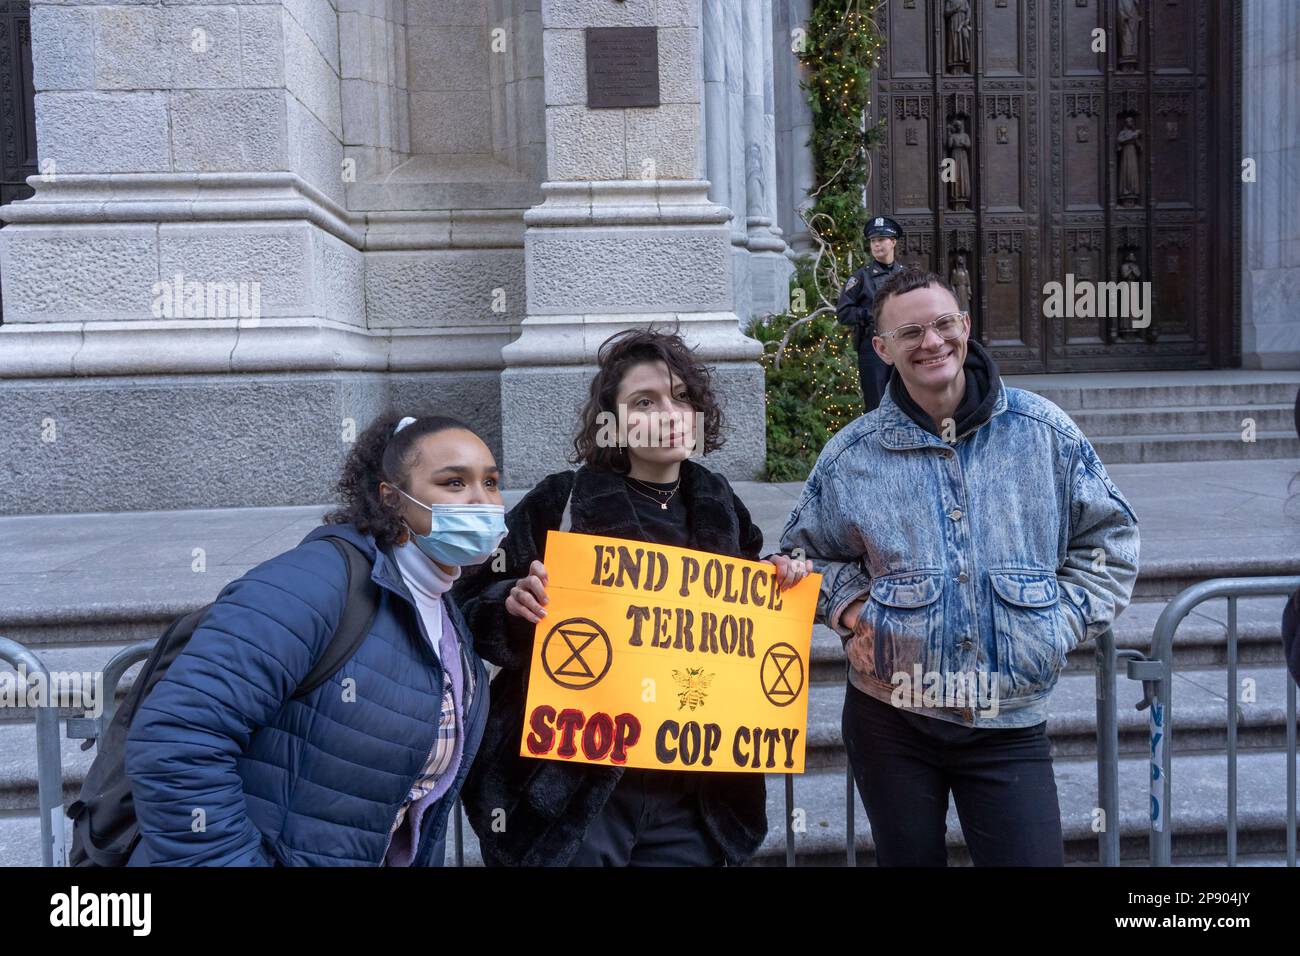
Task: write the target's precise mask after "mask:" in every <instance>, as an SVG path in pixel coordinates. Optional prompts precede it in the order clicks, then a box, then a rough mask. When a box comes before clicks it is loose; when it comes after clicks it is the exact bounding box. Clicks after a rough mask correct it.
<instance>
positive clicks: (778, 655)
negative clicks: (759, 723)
mask: <svg viewBox="0 0 1300 956" xmlns="http://www.w3.org/2000/svg"><path fill="white" fill-rule="evenodd" d="M758 675H759V680H760V681H762V683H763V696H764V697H766V698H767V699H768V700H769V701H770V702H771V703H773V704H775V705H776V706H777V707H784V706H785V705H786V704H791V703H793V702H794V701H795V700H797V699H798V698H799V694H800V692H801V691H802V690H803V660H802V659H801V658H800V657H799V652H798V651H796V650H795V649H794V647H792V646H791V645H789V644H785V643H781V644H773V645H772V646H771V647H769V648H768V649H767V653H766V654H764V655H763V663H762V665H761V666H760V667H759V670H758Z"/></svg>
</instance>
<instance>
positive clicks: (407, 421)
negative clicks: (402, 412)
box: [393, 415, 415, 435]
mask: <svg viewBox="0 0 1300 956" xmlns="http://www.w3.org/2000/svg"><path fill="white" fill-rule="evenodd" d="M414 423H415V419H414V418H412V417H411V416H410V415H407V416H406V417H405V418H403V419H402V420H401V421H400V422H398V423H397V427H396V428H394V429H393V434H394V435H396V434H397V433H398V432H400V431H401V430H402V429H403V428H405V427H406V426H407V425H413V424H414Z"/></svg>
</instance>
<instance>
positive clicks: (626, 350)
mask: <svg viewBox="0 0 1300 956" xmlns="http://www.w3.org/2000/svg"><path fill="white" fill-rule="evenodd" d="M596 362H597V364H598V365H599V368H598V369H597V370H596V375H595V377H594V378H592V380H591V389H590V392H589V393H588V396H587V401H586V404H584V405H583V407H582V413H581V423H580V425H579V427H578V434H577V437H576V438H574V439H573V454H572V455H570V456H569V461H571V462H573V463H574V464H578V465H587V466H589V467H591V468H596V469H600V470H602V471H613V472H618V473H620V474H626V473H627V471H628V469H629V468H631V462H630V461H629V460H628V456H627V451H626V449H623V448H620V447H617V446H610V447H602V446H601V444H600V443H599V442H598V441H597V436H598V435H599V433H600V431H601V426H600V418H599V416H600V414H601V413H602V412H608V413H609V414H611V415H617V414H618V387H619V385H620V384H621V383H622V381H623V376H624V375H626V374H627V370H628V369H629V368H631V367H632V366H633V365H639V364H640V363H642V362H663V363H664V364H665V365H667V366H668V371H669V373H670V374H671V375H672V377H673V378H675V379H677V380H679V381H681V383H682V384H683V385H685V386H686V394H687V397H688V398H689V399H690V402H691V406H692V407H693V408H694V409H695V411H696V412H698V413H701V414H703V415H704V447H703V449H701V450H702V451H703V453H705V454H708V453H709V452H712V451H717V450H718V449H719V448H721V447H722V445H723V442H724V441H725V439H724V438H723V435H722V409H721V407H720V406H719V404H718V400H717V398H716V396H715V395H714V392H713V370H712V369H711V368H709V366H707V365H705V364H704V363H703V362H701V361H700V360H699V359H697V358H696V357H695V354H694V352H692V351H691V348H690V346H688V345H687V344H686V342H685V341H684V340H683V339H682V337H681V336H680V335H679V334H678V333H677V332H676V331H672V332H667V331H660V330H657V329H655V328H653V327H649V328H642V329H628V330H626V331H624V332H619V333H617V334H615V335H611V336H610V337H609V338H607V339H606V340H605V341H604V342H603V343H601V346H600V351H599V352H598V353H597V354H596Z"/></svg>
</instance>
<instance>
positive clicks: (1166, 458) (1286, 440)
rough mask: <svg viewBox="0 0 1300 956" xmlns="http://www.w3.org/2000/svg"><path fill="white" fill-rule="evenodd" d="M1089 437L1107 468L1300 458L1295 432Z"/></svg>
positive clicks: (1139, 434)
mask: <svg viewBox="0 0 1300 956" xmlns="http://www.w3.org/2000/svg"><path fill="white" fill-rule="evenodd" d="M1085 434H1087V432H1086V430H1085ZM1088 437H1089V439H1090V440H1091V441H1092V444H1093V447H1094V448H1096V450H1097V454H1098V455H1099V456H1100V457H1101V460H1102V461H1104V462H1105V463H1106V464H1107V465H1116V464H1137V463H1147V462H1173V461H1229V460H1237V459H1261V458H1288V459H1289V458H1300V439H1298V438H1296V433H1295V430H1294V429H1289V430H1286V431H1257V432H1256V433H1255V440H1254V441H1252V442H1247V441H1242V440H1241V432H1240V431H1239V430H1238V431H1223V432H1205V433H1201V434H1195V435H1184V434H1169V433H1159V432H1157V433H1151V432H1145V431H1144V432H1142V433H1134V434H1125V435H1120V436H1100V437H1096V438H1094V437H1093V436H1092V435H1088Z"/></svg>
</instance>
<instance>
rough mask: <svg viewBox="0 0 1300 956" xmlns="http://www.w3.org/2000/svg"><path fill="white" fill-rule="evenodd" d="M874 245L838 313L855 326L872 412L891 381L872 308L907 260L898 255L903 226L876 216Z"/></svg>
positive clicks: (870, 229)
mask: <svg viewBox="0 0 1300 956" xmlns="http://www.w3.org/2000/svg"><path fill="white" fill-rule="evenodd" d="M863 232H864V234H865V235H866V237H867V242H868V243H869V244H870V246H871V260H870V261H869V262H868V263H867V264H866V265H865V266H863V267H862V268H861V269H859V270H858V271H857V272H855V273H853V276H852V278H850V279H849V281H848V282H846V283H845V284H844V291H843V292H841V293H840V298H839V301H838V302H836V303H835V314H836V316H838V318H839V322H840V324H841V325H847V326H851V327H852V329H853V347H854V348H855V349H856V350H857V353H858V378H859V380H860V381H861V383H862V403H863V405H865V406H866V407H865V409H864V411H866V412H870V411H873V410H875V407H876V406H877V405H879V404H880V396H881V395H883V394H884V392H885V385H886V383H887V382H888V381H889V366H888V365H886V364H885V363H884V362H882V361H881V360H880V356H878V355H877V354H876V350H875V349H874V348H872V347H871V336H872V334H873V333H874V331H875V325H874V323H873V322H872V318H871V312H872V309H873V308H874V306H875V299H876V289H877V288H879V287H880V284H881V283H883V282H884V281H885V280H886V279H888V278H889V277H890V276H891V275H893V274H894V273H895V272H898V271H900V270H901V269H902V268H903V264H902V263H901V262H898V261H896V260H895V259H894V250H895V248H896V247H897V246H898V240H899V239H900V238H901V237H902V235H903V227H902V226H900V225H899V224H898V223H896V222H895V221H894V220H892V219H890V218H889V217H888V216H876V217H875V218H873V219H871V220H870V221H869V222H868V223H867V226H866V229H864V230H863Z"/></svg>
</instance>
